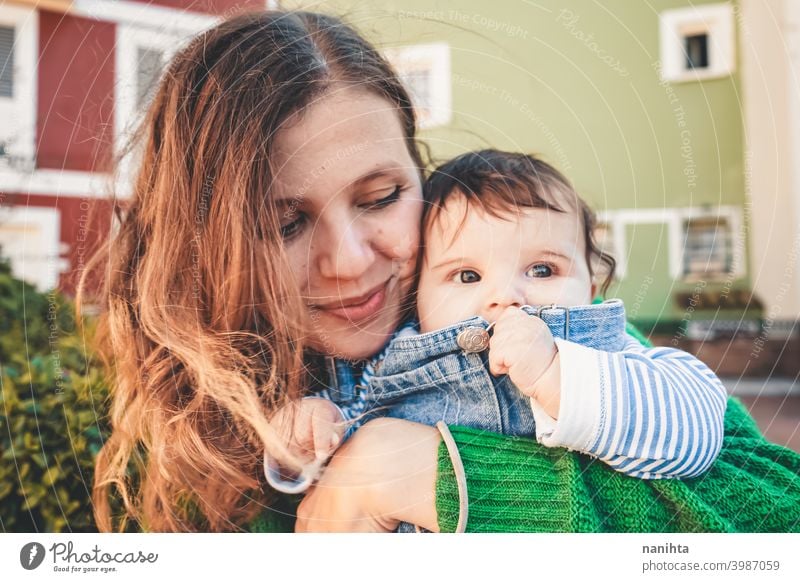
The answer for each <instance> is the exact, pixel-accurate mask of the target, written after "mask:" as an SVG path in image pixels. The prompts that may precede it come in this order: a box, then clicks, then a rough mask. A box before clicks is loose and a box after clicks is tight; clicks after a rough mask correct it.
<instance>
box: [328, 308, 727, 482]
mask: <svg viewBox="0 0 800 582" xmlns="http://www.w3.org/2000/svg"><path fill="white" fill-rule="evenodd" d="M414 333H417V332H416V330H415V328H414V325H413V323H411V324H407V325H406V326H404V327H402V328H401V329H400V330H398V331H397V332H396V334H395V337H397V336H398V335H409V334H414ZM555 342H556V345H557V347H558V350H559V354H560V364H561V404H560V408H559V418H558V419H557V420H556V419H553V418H552V417H550V416H549V415H548V414H547V413H546V412H544V410H542V408H541V407H540V406H539V405H538V403H537V402H536V401H534V400H532V399H531V409H532V411H533V414H534V419H535V421H536V438H537V440H538V441H539V442H540V443H542V444H543V445H545V446H547V447H566V448H568V449H569V450H573V451H579V452H581V453H585V454H587V455H590V456H592V457H596V458H598V459H600V460H602V461H604V462H605V463H607V464H608V465H609V466H610V467H612V468H613V469H615V470H617V471H620V472H622V473H624V474H626V475H630V476H632V477H637V478H640V479H662V478H675V477H681V478H687V477H695V476H698V475H700V474H702V473H703V472H705V471H706V470H708V468H709V467H710V466H711V464H712V463H713V461H714V459H716V457H717V455H718V454H719V451H720V448H721V446H722V431H723V417H724V415H725V407H726V403H727V394H726V391H725V388H724V386H723V385H722V382H720V380H719V378H717V376H716V375H715V374H714V372H712V371H711V370H710V369H709V368H708V366H706V365H705V364H703V363H702V362H701V361H700V360H698V359H697V358H695V357H694V356H692V355H691V354H688V353H686V352H683V351H681V350H676V349H673V348H666V347H656V348H647V347H644V346H642V345H641V344H640V343H639V341H638V340H636V339H635V338H633V337H630V336H628V341H627V343H626V344H625V346H624V348H623V349H622V350H621V351H619V352H604V351H601V350H596V349H593V348H588V347H585V346H582V345H579V344H577V343H574V342H569V341H566V340H562V339H558V338H556V339H555ZM390 343H391V342H390ZM389 345H390V344H387V347H386V348H384V350H383V352H381V353H380V354H378V355H377V356H376V357H374V358H372V359H371V360H370V361H369V362H368V363H367V365H366V366H365V368H364V372H363V375H362V377H361V380H360V382H359V383H358V386H357V387H356V398H355V399H354V400H353V401H352V404H351V405H348V406H346V407H342V412H343V416H344V417H345V419H346V420H348V421H350V422H351V427H350V429H349V431H348V436H349V434H351V433H352V431H354V430H355V429H356V428H357V427H358V425H359V423H360V422H361V420H362V419H363V413H364V412H368V411H367V410H366V397H367V390H368V388H367V387H368V385H369V380H370V379H371V378H372V376H373V375H374V373H375V372H374V370H375V365H376V364H377V362H379V361H380V360H381V359H383V357H384V356H385V355H386V352H387V350H388V346H389ZM320 396H323V397H327V394H326V392H325V391H323V392H322V393H320Z"/></svg>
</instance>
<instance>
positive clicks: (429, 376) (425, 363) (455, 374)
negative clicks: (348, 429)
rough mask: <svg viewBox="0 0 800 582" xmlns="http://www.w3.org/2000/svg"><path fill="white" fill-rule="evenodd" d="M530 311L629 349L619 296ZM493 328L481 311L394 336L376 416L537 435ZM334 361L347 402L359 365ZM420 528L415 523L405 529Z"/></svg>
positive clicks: (562, 334)
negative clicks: (496, 349) (498, 371)
mask: <svg viewBox="0 0 800 582" xmlns="http://www.w3.org/2000/svg"><path fill="white" fill-rule="evenodd" d="M522 310H523V311H525V312H526V313H528V314H529V315H532V316H537V317H539V318H541V319H542V320H543V321H544V322H545V323H546V324H547V326H548V327H549V328H550V332H551V333H552V334H553V337H556V338H561V339H566V340H568V341H571V342H575V343H578V344H581V345H583V346H586V347H590V348H595V349H598V350H603V351H607V352H618V351H621V350H622V349H623V347H624V346H625V344H626V342H627V336H626V333H625V325H626V322H625V307H624V305H623V303H622V301H620V300H618V299H611V300H608V301H605V302H604V303H599V304H593V305H581V306H577V307H563V306H558V305H553V306H541V307H530V306H527V305H526V306H523V307H522ZM489 328H490V325H489V322H488V321H486V320H485V319H483V318H482V317H480V316H475V317H472V318H470V319H467V320H464V321H461V322H459V323H456V324H454V325H451V326H449V327H446V328H443V329H440V330H437V331H432V332H428V333H424V334H417V335H412V336H402V335H400V336H397V337H395V338H393V339H392V340H391V342H390V343H389V346H388V348H387V350H386V353H385V356H384V358H383V359H382V360H381V361H379V362H378V363H377V364H375V366H374V368H375V371H374V376H373V378H372V379H371V380H370V383H369V386H368V391H367V406H366V410H367V411H368V417H369V416H389V417H393V418H402V419H405V420H411V421H414V422H419V423H422V424H428V425H431V426H433V425H435V424H436V422H438V421H439V420H443V421H444V422H445V423H446V424H449V425H461V426H469V427H472V428H477V429H483V430H487V431H491V432H494V433H501V434H506V435H516V436H526V437H533V436H535V434H536V430H535V429H536V427H535V423H534V419H533V412H532V411H531V405H530V399H529V398H528V397H527V396H525V395H524V394H522V393H521V392H520V391H519V390H518V389H517V387H516V386H514V384H513V382H511V380H510V379H509V378H508V376H507V375H502V376H500V377H495V376H492V375H491V374H490V373H489V364H488V350H487V349H486V348H487V347H488V337H489V331H488V330H489ZM331 368H332V370H331V372H332V376H333V375H334V374H335V377H336V381H335V382H334V386H333V387H332V389H330V395H331V399H332V400H333V401H334V402H336V403H337V404H340V405H345V406H346V405H347V404H349V403H350V402H352V399H353V398H354V393H353V389H354V383H353V382H352V371H351V370H349V369H348V368H347V367H346V366H331ZM343 375H344V376H347V377H342V376H343ZM364 421H366V419H364ZM414 531H415V526H414V525H412V524H409V523H401V524H400V525H399V527H398V529H397V532H399V533H409V532H414Z"/></svg>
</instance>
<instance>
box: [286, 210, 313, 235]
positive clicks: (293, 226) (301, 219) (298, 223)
mask: <svg viewBox="0 0 800 582" xmlns="http://www.w3.org/2000/svg"><path fill="white" fill-rule="evenodd" d="M294 215H295V216H296V217H297V218H295V219H294V220H293V221H292V222H289V223H287V224H282V225H281V237H282V238H283V240H291V239H292V238H294V237H295V236H297V235H298V234H299V233H300V231H301V230H302V229H303V225H305V222H306V220H308V218H307V217H306V215H305V214H303V213H302V212H295V213H294Z"/></svg>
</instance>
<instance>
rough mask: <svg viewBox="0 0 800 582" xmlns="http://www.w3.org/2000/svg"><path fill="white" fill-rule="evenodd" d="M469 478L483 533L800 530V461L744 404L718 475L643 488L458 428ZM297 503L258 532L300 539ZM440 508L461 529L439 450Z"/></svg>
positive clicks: (602, 470) (568, 458) (730, 421)
mask: <svg viewBox="0 0 800 582" xmlns="http://www.w3.org/2000/svg"><path fill="white" fill-rule="evenodd" d="M451 431H452V433H453V437H454V438H455V441H456V443H457V445H458V448H459V451H460V453H461V458H462V461H463V463H464V468H465V471H466V473H467V488H468V492H469V501H470V505H469V522H468V524H467V531H474V532H703V531H711V532H800V455H798V454H796V453H794V452H792V451H790V450H789V449H786V448H784V447H781V446H778V445H775V444H772V443H770V442H768V441H767V440H766V439H764V437H763V436H762V435H761V433H760V432H759V430H758V428H757V427H756V424H755V421H754V420H753V419H752V417H751V416H750V415H749V414H748V413H747V410H746V409H745V408H744V406H743V405H742V404H741V403H740V402H739V401H738V400H736V399H735V398H731V399H729V401H728V408H727V411H726V413H725V438H724V441H723V445H722V451H721V453H720V456H719V458H718V459H717V461H716V462H715V463H714V465H713V466H712V468H711V469H710V470H709V471H708V472H707V473H706V474H704V475H702V476H701V477H697V478H695V479H686V480H676V479H664V480H650V481H645V480H640V479H635V478H632V477H628V476H626V475H623V474H621V473H618V472H616V471H614V470H612V469H611V468H609V467H608V466H607V465H606V464H604V463H602V462H600V461H597V460H596V459H592V458H590V457H588V456H586V455H582V454H579V453H575V452H570V451H567V450H565V449H556V448H547V447H544V446H542V445H540V444H539V443H537V442H535V441H534V440H531V439H523V438H514V437H506V436H501V435H495V434H491V433H486V432H484V431H480V430H475V429H470V428H464V427H451ZM296 504H297V499H294V500H292V499H285V498H284V499H282V500H281V502H280V504H279V505H278V506H276V507H275V508H274V509H271V510H267V511H266V512H264V513H263V514H262V515H261V516H259V517H258V518H257V519H256V520H254V521H253V522H252V523H251V524H250V529H251V531H257V532H276V531H292V529H293V523H294V518H293V513H294V512H293V508H294V507H296ZM436 509H437V512H438V516H439V527H440V528H441V530H442V531H444V532H447V531H453V530H454V529H455V526H456V522H457V521H458V491H457V488H456V482H455V475H454V473H453V468H452V465H451V463H450V458H449V456H448V453H447V448H446V447H445V446H444V444H442V445H440V447H439V473H438V476H437V480H436Z"/></svg>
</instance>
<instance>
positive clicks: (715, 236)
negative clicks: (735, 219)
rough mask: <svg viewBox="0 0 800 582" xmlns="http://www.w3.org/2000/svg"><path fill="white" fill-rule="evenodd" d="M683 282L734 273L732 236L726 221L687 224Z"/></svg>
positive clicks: (698, 220)
mask: <svg viewBox="0 0 800 582" xmlns="http://www.w3.org/2000/svg"><path fill="white" fill-rule="evenodd" d="M684 229H685V238H684V247H683V267H682V275H683V277H684V278H688V279H691V278H697V277H709V276H711V277H714V276H724V275H727V274H729V273H732V272H733V232H732V229H731V225H730V223H729V221H728V220H727V219H726V218H725V217H721V216H715V217H709V218H694V219H691V220H687V221H685V222H684Z"/></svg>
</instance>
